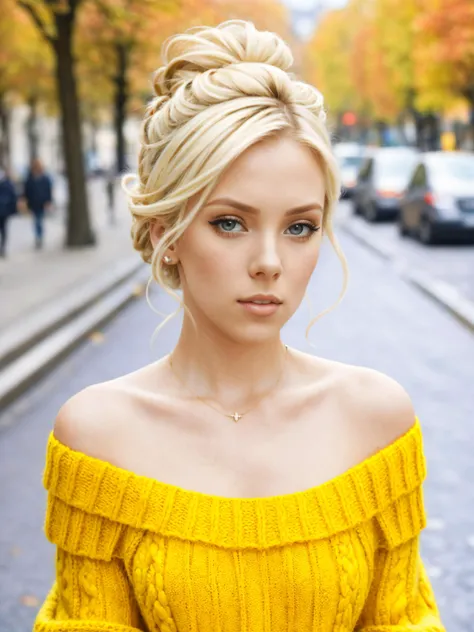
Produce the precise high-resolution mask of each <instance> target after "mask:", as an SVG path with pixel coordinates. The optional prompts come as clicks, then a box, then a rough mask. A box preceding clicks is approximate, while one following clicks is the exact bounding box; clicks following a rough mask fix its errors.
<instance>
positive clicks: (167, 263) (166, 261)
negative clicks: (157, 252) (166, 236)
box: [163, 255, 172, 265]
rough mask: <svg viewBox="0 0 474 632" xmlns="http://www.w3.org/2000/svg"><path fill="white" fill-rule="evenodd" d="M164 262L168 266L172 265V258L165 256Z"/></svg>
mask: <svg viewBox="0 0 474 632" xmlns="http://www.w3.org/2000/svg"><path fill="white" fill-rule="evenodd" d="M163 262H164V263H166V265H170V263H171V262H172V259H171V257H168V255H165V256H164V257H163Z"/></svg>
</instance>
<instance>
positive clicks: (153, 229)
mask: <svg viewBox="0 0 474 632" xmlns="http://www.w3.org/2000/svg"><path fill="white" fill-rule="evenodd" d="M162 235H163V226H162V225H161V224H160V223H159V222H158V220H156V219H155V220H152V221H151V222H150V240H151V244H152V246H153V248H156V244H157V243H158V242H159V241H160V239H161V237H162Z"/></svg>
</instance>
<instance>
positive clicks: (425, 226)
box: [418, 217, 435, 246]
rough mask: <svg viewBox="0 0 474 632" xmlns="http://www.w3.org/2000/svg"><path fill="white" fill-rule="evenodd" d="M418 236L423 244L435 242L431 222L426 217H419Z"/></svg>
mask: <svg viewBox="0 0 474 632" xmlns="http://www.w3.org/2000/svg"><path fill="white" fill-rule="evenodd" d="M418 236H419V238H420V241H421V243H422V244H425V245H426V246H428V245H430V244H434V242H435V237H434V229H433V224H432V223H431V222H430V220H429V219H427V218H426V217H423V218H422V219H421V222H420V228H419V230H418Z"/></svg>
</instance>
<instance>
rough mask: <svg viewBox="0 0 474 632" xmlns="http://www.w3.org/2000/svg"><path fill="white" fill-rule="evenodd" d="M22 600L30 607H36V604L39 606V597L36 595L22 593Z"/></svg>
mask: <svg viewBox="0 0 474 632" xmlns="http://www.w3.org/2000/svg"><path fill="white" fill-rule="evenodd" d="M20 602H21V603H22V604H23V605H24V606H27V607H28V608H36V606H39V599H38V597H35V596H34V595H22V596H21V597H20Z"/></svg>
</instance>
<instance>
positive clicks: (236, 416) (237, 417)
mask: <svg viewBox="0 0 474 632" xmlns="http://www.w3.org/2000/svg"><path fill="white" fill-rule="evenodd" d="M287 354H288V345H285V358H286V356H287ZM172 355H173V354H172V353H170V354H169V356H168V362H169V365H170V369H171V371H172V372H173V375H174V376H175V377H176V379H177V380H178V382H179V383H180V384H181V386H183V387H184V388H185V389H186V391H187V392H188V393H189V394H190V395H192V396H193V397H194V398H195V399H197V400H199V401H200V402H202V403H203V404H205V405H206V406H209V407H210V408H213V409H214V410H216V411H217V412H218V413H220V414H221V415H224V417H229V418H230V419H233V420H234V421H235V422H237V421H239V420H240V419H242V417H244V416H245V415H247V414H248V413H249V412H250V411H252V410H254V408H256V407H257V406H258V405H259V404H260V402H261V401H262V400H263V399H265V397H268V396H269V395H270V394H271V393H273V391H275V389H276V388H277V386H278V385H279V384H280V382H281V378H282V377H283V373H284V369H285V360H283V364H282V368H281V372H280V376H279V378H278V380H277V381H276V383H275V386H273V387H272V388H271V389H270V390H269V391H268V392H267V393H265V395H262V397H260V399H259V400H258V401H257V403H256V404H255V406H252V408H249V409H248V410H246V411H245V412H244V413H238V412H237V411H236V412H235V413H232V414H230V415H229V414H228V413H223V412H222V410H220V409H219V408H217V407H216V406H213V405H212V404H210V403H209V402H207V401H205V398H204V397H201V396H199V395H196V394H195V393H193V392H192V391H191V390H190V389H189V388H188V387H187V386H186V384H185V383H184V382H183V380H182V379H181V378H180V377H179V375H178V374H177V373H176V371H175V370H174V367H173V362H172Z"/></svg>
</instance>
